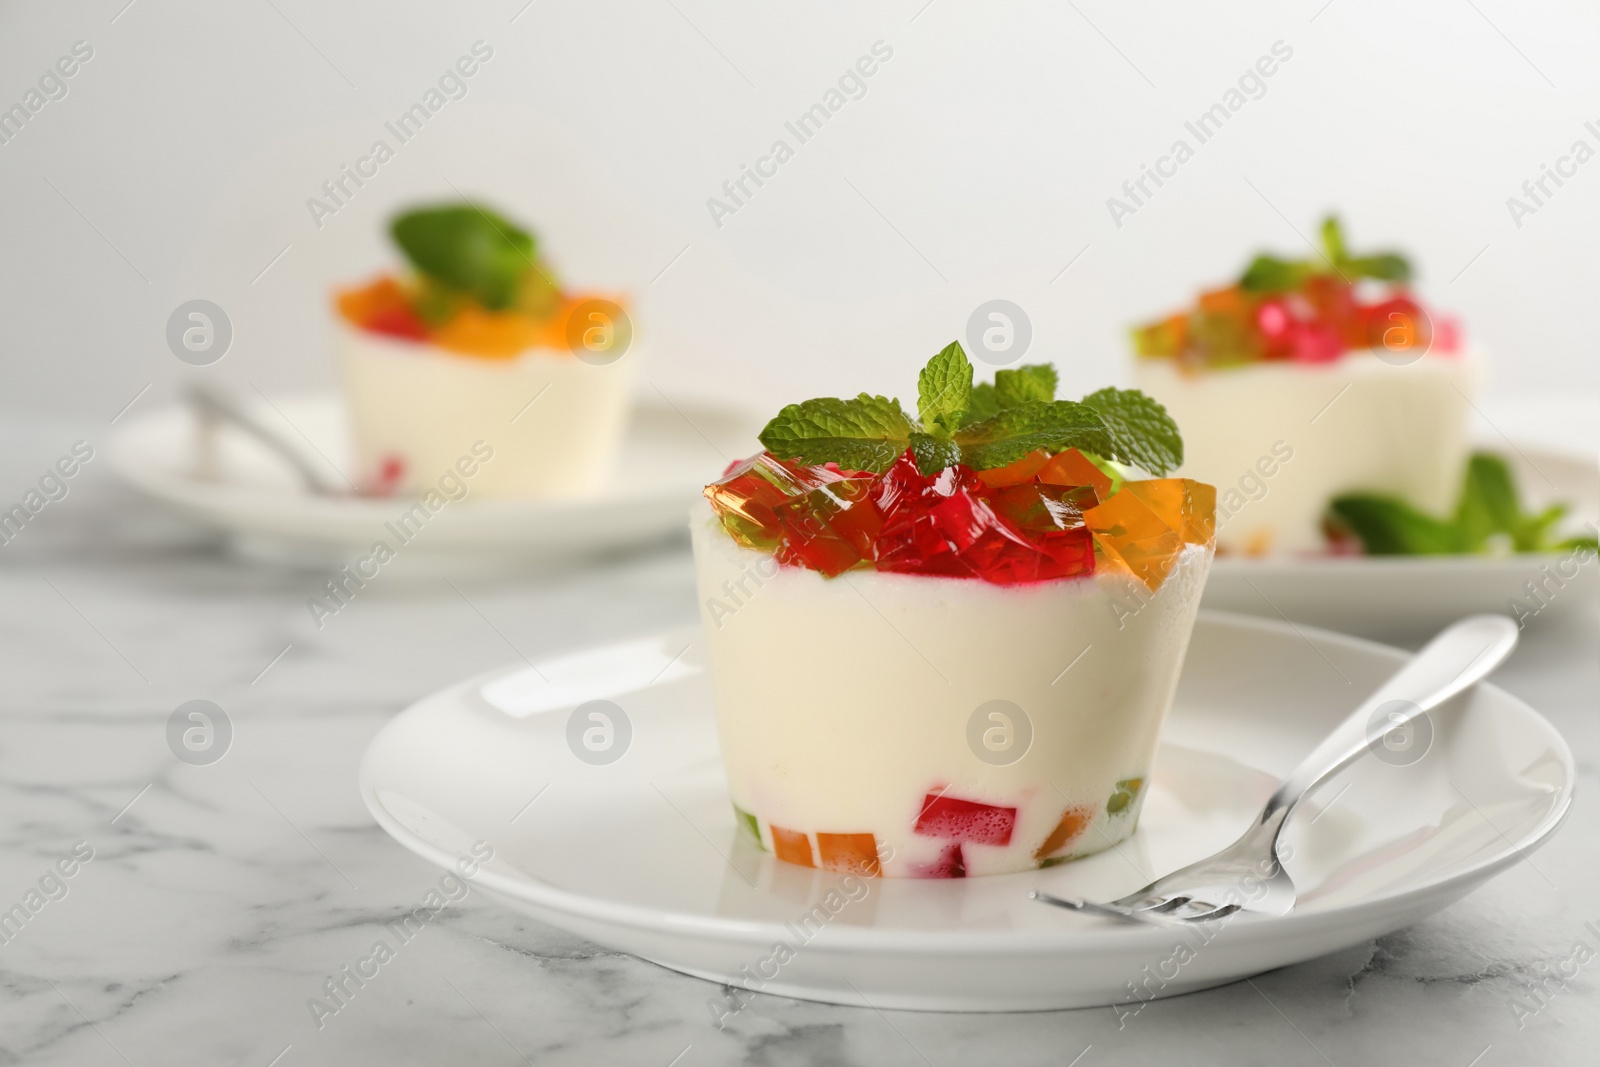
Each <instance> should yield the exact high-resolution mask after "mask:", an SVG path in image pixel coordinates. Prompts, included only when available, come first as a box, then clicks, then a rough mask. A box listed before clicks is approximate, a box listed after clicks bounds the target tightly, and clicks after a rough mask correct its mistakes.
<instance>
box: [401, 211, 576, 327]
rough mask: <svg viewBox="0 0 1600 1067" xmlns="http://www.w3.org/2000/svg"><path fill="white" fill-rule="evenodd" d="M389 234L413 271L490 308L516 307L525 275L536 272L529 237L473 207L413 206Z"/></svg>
mask: <svg viewBox="0 0 1600 1067" xmlns="http://www.w3.org/2000/svg"><path fill="white" fill-rule="evenodd" d="M389 232H390V235H391V236H393V238H394V242H395V244H397V245H399V246H400V251H401V252H403V253H405V256H406V258H407V259H408V260H410V261H411V265H412V267H414V268H415V269H416V271H417V273H419V274H421V275H422V276H423V277H424V278H426V279H427V280H428V281H429V282H431V283H433V284H434V285H436V286H438V287H440V288H442V289H444V290H446V292H447V293H449V292H454V293H460V294H465V295H466V296H470V297H471V298H472V299H474V300H476V301H477V302H478V303H480V304H482V305H483V306H484V307H486V308H490V309H491V310H501V309H504V308H508V307H510V306H512V305H513V304H514V303H516V302H517V301H518V298H519V296H521V295H522V292H521V291H522V289H523V288H524V275H526V274H528V273H529V272H530V271H537V270H538V268H537V267H536V266H535V265H534V264H535V261H534V251H535V241H534V238H533V234H531V233H529V232H528V231H527V230H524V229H523V228H522V227H520V226H518V225H517V224H516V223H514V222H512V221H511V220H509V219H507V218H506V217H505V216H504V215H501V214H500V213H498V212H496V211H494V210H492V209H490V208H486V207H481V206H479V205H477V204H472V203H456V204H444V205H439V206H434V207H424V208H416V209H414V210H411V211H407V212H405V213H403V214H400V215H397V216H395V218H394V220H393V221H392V222H391V223H390V224H389ZM536 280H538V279H537V276H536ZM546 287H548V286H546Z"/></svg>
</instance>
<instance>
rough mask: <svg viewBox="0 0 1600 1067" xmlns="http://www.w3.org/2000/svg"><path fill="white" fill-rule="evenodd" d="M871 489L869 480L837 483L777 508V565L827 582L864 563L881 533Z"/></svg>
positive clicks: (862, 478)
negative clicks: (815, 574) (805, 569)
mask: <svg viewBox="0 0 1600 1067" xmlns="http://www.w3.org/2000/svg"><path fill="white" fill-rule="evenodd" d="M872 486H873V483H872V479H871V478H864V477H856V478H842V479H840V480H839V481H835V482H830V483H829V484H827V485H823V486H820V487H818V488H816V489H813V490H811V491H810V492H809V493H806V494H804V495H802V496H797V497H794V498H792V499H791V500H789V501H788V502H786V503H784V504H781V505H779V506H778V507H777V508H776V509H775V510H776V512H777V515H778V518H779V521H780V522H781V524H782V527H783V544H782V546H780V548H779V550H778V560H779V562H782V563H798V564H800V565H801V566H805V567H810V568H811V569H812V570H815V571H821V572H822V573H823V574H826V575H828V576H829V577H830V578H831V577H833V576H834V575H836V574H839V573H841V572H843V571H847V570H849V569H850V568H851V567H854V566H855V565H856V564H857V563H860V562H861V560H862V559H863V558H870V557H871V555H872V547H873V543H874V542H875V541H876V540H877V537H878V534H879V532H880V531H881V530H882V528H883V516H882V514H881V513H880V512H879V511H878V508H877V505H876V504H875V503H873V501H872V499H871V490H872Z"/></svg>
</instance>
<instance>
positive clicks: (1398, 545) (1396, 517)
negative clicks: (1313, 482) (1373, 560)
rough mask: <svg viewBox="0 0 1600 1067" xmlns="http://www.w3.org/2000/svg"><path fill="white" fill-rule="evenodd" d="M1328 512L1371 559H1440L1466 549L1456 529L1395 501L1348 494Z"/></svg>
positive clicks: (1380, 497)
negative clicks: (1437, 557) (1352, 534)
mask: <svg viewBox="0 0 1600 1067" xmlns="http://www.w3.org/2000/svg"><path fill="white" fill-rule="evenodd" d="M1329 511H1330V512H1331V513H1332V514H1333V516H1334V518H1335V519H1337V520H1338V521H1339V522H1342V523H1343V524H1344V525H1345V526H1347V527H1348V528H1349V529H1350V531H1351V532H1352V533H1354V534H1355V535H1356V537H1358V538H1359V539H1360V540H1361V544H1362V546H1363V547H1364V548H1365V549H1366V550H1367V554H1368V555H1369V556H1439V555H1447V554H1450V553H1453V552H1460V551H1462V549H1463V547H1464V546H1463V544H1462V538H1461V531H1460V530H1459V529H1457V528H1456V526H1455V525H1453V524H1452V523H1448V522H1442V521H1441V520H1439V519H1436V518H1434V517H1433V516H1431V515H1427V514H1424V513H1423V512H1421V511H1418V510H1417V509H1416V508H1414V507H1412V506H1411V505H1410V504H1407V503H1406V502H1405V501H1403V500H1396V499H1394V498H1393V497H1387V496H1376V495H1371V494H1366V493H1347V494H1345V495H1344V496H1338V497H1335V498H1334V499H1333V503H1332V504H1330V505H1329Z"/></svg>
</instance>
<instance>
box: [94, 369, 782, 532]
mask: <svg viewBox="0 0 1600 1067" xmlns="http://www.w3.org/2000/svg"><path fill="white" fill-rule="evenodd" d="M338 396H339V391H338V390H337V389H307V390H301V391H299V392H296V393H293V394H291V395H289V396H288V397H287V398H286V399H285V401H284V402H285V403H286V404H297V403H298V404H303V403H309V402H333V401H337V399H338ZM630 403H631V405H632V410H633V411H634V412H656V413H661V414H666V415H671V414H677V415H678V416H679V417H680V418H684V419H685V420H686V421H687V416H684V415H683V413H682V411H680V410H679V409H678V408H679V406H677V405H673V404H671V403H667V404H660V403H657V402H655V401H654V400H652V399H651V398H649V397H647V396H644V395H638V394H636V395H633V396H631V397H630ZM688 406H689V407H690V408H691V410H695V411H700V412H703V413H707V414H715V415H718V416H721V417H725V418H729V419H737V420H743V421H746V422H749V423H750V424H751V425H752V426H754V425H756V423H757V422H758V421H759V420H757V419H756V417H755V416H753V415H751V413H750V412H748V411H746V410H745V409H743V408H741V407H738V406H736V405H734V404H731V403H728V402H725V401H713V400H701V401H699V402H691V403H690V404H689V405H688ZM185 410H186V408H185V406H184V405H183V403H181V402H177V401H175V402H171V403H167V404H163V405H161V406H160V407H158V408H156V409H154V410H152V411H146V412H143V413H141V414H140V415H139V416H138V417H136V418H134V419H131V420H130V421H129V422H127V423H125V424H123V425H121V426H119V427H117V429H116V431H115V432H114V433H113V434H112V435H111V438H110V440H109V441H107V443H106V453H107V458H108V460H109V465H110V467H111V469H112V470H113V471H114V472H115V473H116V475H117V476H118V477H119V478H120V479H121V480H122V481H123V482H124V483H125V484H127V485H129V486H131V487H133V488H134V489H137V490H138V491H139V492H141V493H143V494H145V495H146V496H148V497H151V498H153V499H155V500H158V501H160V502H161V503H163V504H167V505H171V506H176V507H181V508H185V509H188V510H190V511H191V512H195V513H199V514H202V515H204V516H205V517H206V518H207V519H208V520H209V521H211V522H212V523H214V524H217V525H221V526H223V527H224V528H226V529H229V530H240V531H242V532H250V533H253V532H259V531H260V529H261V526H260V524H259V523H257V522H256V521H255V516H258V515H266V514H272V515H281V513H282V509H283V508H285V507H286V506H287V507H294V508H298V509H303V510H306V511H308V512H313V513H315V514H316V515H317V517H318V520H319V521H322V522H346V523H347V522H360V523H366V522H371V521H374V520H381V519H392V518H393V517H394V508H395V507H397V506H399V505H401V504H403V503H404V502H405V501H407V500H411V499H413V498H410V497H400V496H395V497H374V498H369V497H343V496H335V497H325V496H318V495H316V494H314V493H309V492H305V491H304V490H262V489H259V488H251V487H248V486H242V485H238V484H235V483H231V482H216V483H207V482H202V481H199V480H198V479H194V478H181V477H177V476H172V475H169V474H166V473H164V472H162V471H160V470H157V469H155V468H153V467H151V466H149V465H148V464H143V463H139V462H136V461H135V459H134V454H135V451H136V450H135V448H134V446H133V445H132V443H131V442H132V441H133V440H134V439H135V438H137V437H138V436H139V434H140V433H141V432H149V431H150V429H151V427H152V426H155V425H156V424H159V423H161V422H163V421H170V420H172V419H174V418H175V417H178V416H181V415H182V414H183V413H184V412H185ZM636 425H639V422H636V421H633V420H630V426H636ZM690 426H691V428H692V427H693V423H692V422H691V423H690ZM707 470H712V468H711V467H707ZM680 498H683V497H682V493H681V492H679V491H673V490H672V489H671V488H670V487H669V488H657V489H656V490H655V491H654V492H647V493H645V494H643V496H641V495H640V494H639V493H637V492H630V494H629V495H628V496H627V497H626V499H627V500H630V501H633V502H636V503H638V502H643V503H647V504H661V503H668V502H672V501H675V500H678V499H680ZM418 499H420V498H418ZM620 499H624V498H623V497H621V496H620V495H618V494H616V493H608V492H606V491H605V489H604V488H602V490H601V491H600V492H597V493H593V494H590V495H587V496H574V497H559V498H548V499H545V498H531V499H526V500H522V499H493V498H491V499H477V500H472V501H470V503H471V505H472V507H471V514H470V516H465V517H464V516H463V515H462V514H461V511H462V510H463V509H461V508H460V507H457V508H456V509H455V510H454V511H453V512H452V511H446V512H442V513H441V514H440V516H439V517H440V518H446V517H448V518H450V519H451V520H452V521H454V522H456V523H461V522H470V521H478V520H487V521H493V520H495V519H500V518H506V517H511V518H519V519H532V518H536V517H537V518H551V517H559V516H561V515H564V514H570V513H574V512H581V511H583V510H584V509H586V508H589V507H593V506H595V505H601V504H608V503H614V502H616V501H618V500H620ZM683 499H687V498H683ZM467 502H468V501H463V502H462V503H467ZM229 516H232V518H228V517H229ZM295 536H298V537H304V538H311V539H316V538H318V537H319V536H320V535H317V534H310V533H300V534H296V535H295Z"/></svg>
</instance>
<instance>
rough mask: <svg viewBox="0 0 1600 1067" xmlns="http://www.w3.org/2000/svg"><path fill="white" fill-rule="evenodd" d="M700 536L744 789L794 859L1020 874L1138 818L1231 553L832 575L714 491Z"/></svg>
mask: <svg viewBox="0 0 1600 1067" xmlns="http://www.w3.org/2000/svg"><path fill="white" fill-rule="evenodd" d="M691 532H692V535H693V541H694V555H695V573H696V581H697V585H698V593H699V597H700V603H701V616H702V618H703V620H704V623H705V628H706V634H707V639H708V642H709V652H710V669H711V679H712V685H713V689H714V693H715V699H716V706H717V723H718V730H719V734H720V737H721V742H722V757H723V763H724V766H725V768H726V770H727V776H728V786H729V790H730V792H731V795H732V800H733V804H734V807H735V809H736V812H737V814H738V816H739V818H740V821H741V822H742V823H743V824H744V827H745V829H746V830H748V831H750V832H753V833H757V834H758V835H759V837H760V840H761V844H762V846H763V847H764V848H766V849H769V850H771V851H772V852H774V853H775V854H776V855H777V856H778V858H780V859H784V860H788V861H790V862H796V863H802V864H810V865H812V866H818V867H824V868H832V869H840V870H855V871H858V872H861V873H868V874H882V875H885V876H888V877H951V876H964V875H982V874H1000V873H1005V872H1010V871H1021V870H1030V869H1033V868H1037V867H1040V866H1047V865H1050V864H1052V863H1056V862H1061V861H1063V860H1066V859H1071V858H1076V857H1079V856H1085V855H1089V854H1090V853H1093V852H1098V851H1100V850H1102V849H1105V848H1109V847H1110V846H1111V845H1113V844H1115V843H1116V842H1118V841H1121V840H1122V839H1123V838H1125V837H1127V836H1128V835H1129V834H1131V833H1132V832H1133V830H1134V827H1135V825H1136V823H1137V820H1138V816H1139V809H1140V807H1141V805H1142V804H1143V801H1144V798H1145V795H1146V793H1147V792H1148V788H1147V786H1148V781H1149V774H1150V767H1151V762H1152V760H1153V758H1154V755H1155V750H1156V743H1157V739H1158V736H1159V734H1160V731H1161V725H1162V722H1163V720H1164V719H1165V717H1166V714H1167V710H1168V708H1169V707H1170V705H1171V702H1172V696H1173V692H1174V689H1175V688H1176V686H1177V681H1178V673H1179V671H1180V669H1181V668H1182V665H1183V657H1184V652H1185V650H1186V649H1187V647H1188V643H1189V635H1190V632H1191V630H1192V628H1193V626H1194V620H1195V613H1196V611H1197V609H1198V607H1199V602H1200V592H1201V588H1202V586H1203V585H1204V584H1205V577H1206V572H1207V570H1208V569H1209V567H1210V563H1211V551H1210V549H1209V548H1206V547H1201V546H1193V545H1191V546H1188V547H1186V548H1185V549H1184V550H1183V553H1182V555H1181V556H1180V557H1179V559H1178V561H1177V562H1176V564H1175V566H1174V569H1173V571H1172V573H1171V574H1170V575H1169V576H1168V578H1167V580H1166V582H1165V583H1164V584H1163V585H1162V586H1161V587H1160V588H1159V589H1158V590H1156V591H1155V592H1154V593H1151V592H1150V591H1148V590H1147V589H1146V588H1145V586H1144V585H1143V583H1142V582H1140V581H1139V580H1137V579H1135V578H1133V577H1132V576H1130V575H1128V574H1126V573H1124V572H1120V571H1113V570H1110V569H1109V568H1106V569H1102V570H1100V571H1098V572H1097V573H1096V574H1094V575H1092V576H1087V577H1083V578H1069V579H1062V580H1056V581H1049V582H1040V583H1034V584H1028V585H1018V586H1000V585H994V584H992V583H989V582H984V581H980V580H977V579H962V578H938V577H928V576H920V575H904V574H890V573H885V572H880V571H875V570H853V571H848V572H846V573H845V574H843V575H841V576H839V577H837V578H825V577H823V576H822V575H821V574H819V573H817V572H815V571H811V570H807V569H804V568H801V567H793V566H780V565H779V564H778V563H777V561H776V560H775V559H774V558H773V557H772V555H771V554H770V553H766V552H760V551H756V550H753V549H749V548H745V547H743V546H741V545H739V544H737V543H736V542H734V541H733V539H732V538H730V537H729V536H728V535H727V533H726V532H725V531H724V530H723V529H722V528H721V526H720V524H719V523H718V522H717V520H716V518H715V517H714V516H713V514H712V512H711V509H710V507H709V506H707V505H705V504H701V505H700V506H699V507H698V508H697V509H696V510H695V512H694V517H693V520H692V529H691ZM995 716H999V717H998V718H996V717H995ZM1007 761H1011V762H1007Z"/></svg>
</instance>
